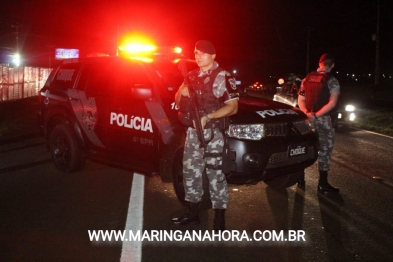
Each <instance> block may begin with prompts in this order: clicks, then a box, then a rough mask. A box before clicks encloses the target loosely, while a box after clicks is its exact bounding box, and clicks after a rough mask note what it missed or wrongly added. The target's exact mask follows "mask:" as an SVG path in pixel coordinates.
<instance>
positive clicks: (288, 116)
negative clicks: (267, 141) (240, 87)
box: [230, 97, 307, 124]
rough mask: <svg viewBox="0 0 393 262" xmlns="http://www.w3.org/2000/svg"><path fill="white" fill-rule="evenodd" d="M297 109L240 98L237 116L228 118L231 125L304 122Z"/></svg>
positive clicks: (303, 115)
mask: <svg viewBox="0 0 393 262" xmlns="http://www.w3.org/2000/svg"><path fill="white" fill-rule="evenodd" d="M306 119H307V116H306V115H305V114H304V113H303V112H302V111H301V110H300V109H298V108H295V107H292V106H289V105H286V104H283V103H279V102H275V101H272V100H267V99H263V98H251V97H240V99H239V107H238V112H237V114H235V115H233V116H231V117H230V122H231V123H232V124H256V123H283V122H294V121H301V120H306Z"/></svg>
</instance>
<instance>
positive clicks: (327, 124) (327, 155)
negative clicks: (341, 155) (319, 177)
mask: <svg viewBox="0 0 393 262" xmlns="http://www.w3.org/2000/svg"><path fill="white" fill-rule="evenodd" d="M314 126H315V129H316V131H317V133H318V139H319V152H318V169H319V170H320V171H329V169H330V159H331V157H332V152H333V146H334V136H335V130H334V127H333V125H332V119H331V117H330V116H321V117H319V118H318V119H317V120H316V121H315V122H314Z"/></svg>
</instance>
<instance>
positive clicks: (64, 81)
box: [52, 63, 82, 90]
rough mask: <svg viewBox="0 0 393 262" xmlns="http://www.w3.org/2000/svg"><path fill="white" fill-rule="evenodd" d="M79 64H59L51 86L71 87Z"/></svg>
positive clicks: (78, 69)
mask: <svg viewBox="0 0 393 262" xmlns="http://www.w3.org/2000/svg"><path fill="white" fill-rule="evenodd" d="M81 66H82V65H81V64H75V63H71V64H64V65H61V66H60V68H59V70H58V71H57V72H56V74H55V76H54V78H53V82H52V87H55V88H60V89H64V90H66V89H68V88H73V86H74V83H75V79H76V78H77V76H78V73H79V71H80V68H81Z"/></svg>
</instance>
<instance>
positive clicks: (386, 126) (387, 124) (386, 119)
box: [352, 109, 393, 136]
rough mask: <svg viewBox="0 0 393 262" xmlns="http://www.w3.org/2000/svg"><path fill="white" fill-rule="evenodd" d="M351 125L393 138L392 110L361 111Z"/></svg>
mask: <svg viewBox="0 0 393 262" xmlns="http://www.w3.org/2000/svg"><path fill="white" fill-rule="evenodd" d="M363 111H364V112H362V114H361V115H360V116H359V117H358V118H357V119H356V120H355V121H354V123H353V124H352V125H353V126H354V127H357V128H361V129H365V130H369V131H374V132H377V133H381V134H385V135H390V136H393V110H384V109H374V110H363Z"/></svg>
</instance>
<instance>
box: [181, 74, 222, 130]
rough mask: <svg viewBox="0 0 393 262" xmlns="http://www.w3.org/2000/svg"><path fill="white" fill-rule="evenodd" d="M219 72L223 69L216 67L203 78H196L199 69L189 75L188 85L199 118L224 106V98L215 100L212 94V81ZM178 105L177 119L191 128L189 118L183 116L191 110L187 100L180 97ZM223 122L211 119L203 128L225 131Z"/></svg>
mask: <svg viewBox="0 0 393 262" xmlns="http://www.w3.org/2000/svg"><path fill="white" fill-rule="evenodd" d="M221 71H223V69H222V68H220V67H217V68H216V69H214V70H212V71H211V72H210V74H206V75H204V76H203V77H198V73H199V69H195V70H193V71H191V72H190V73H189V80H190V85H191V86H192V88H193V89H194V94H195V97H196V103H197V106H198V109H199V114H200V116H204V115H206V114H209V113H212V112H214V111H216V110H218V109H219V108H221V107H223V106H224V97H220V98H217V97H216V96H215V95H214V94H213V84H214V80H215V79H216V77H217V75H218V73H220V72H221ZM180 103H181V104H180V105H179V107H180V114H179V119H180V121H181V122H182V123H183V124H185V125H187V126H191V125H190V124H191V123H192V122H191V121H189V117H188V116H187V114H185V113H187V112H188V111H189V110H192V109H191V108H190V101H189V99H188V98H185V97H182V98H181V100H180ZM225 121H226V118H221V119H212V120H211V121H210V122H209V123H207V124H206V126H205V128H219V129H225Z"/></svg>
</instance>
